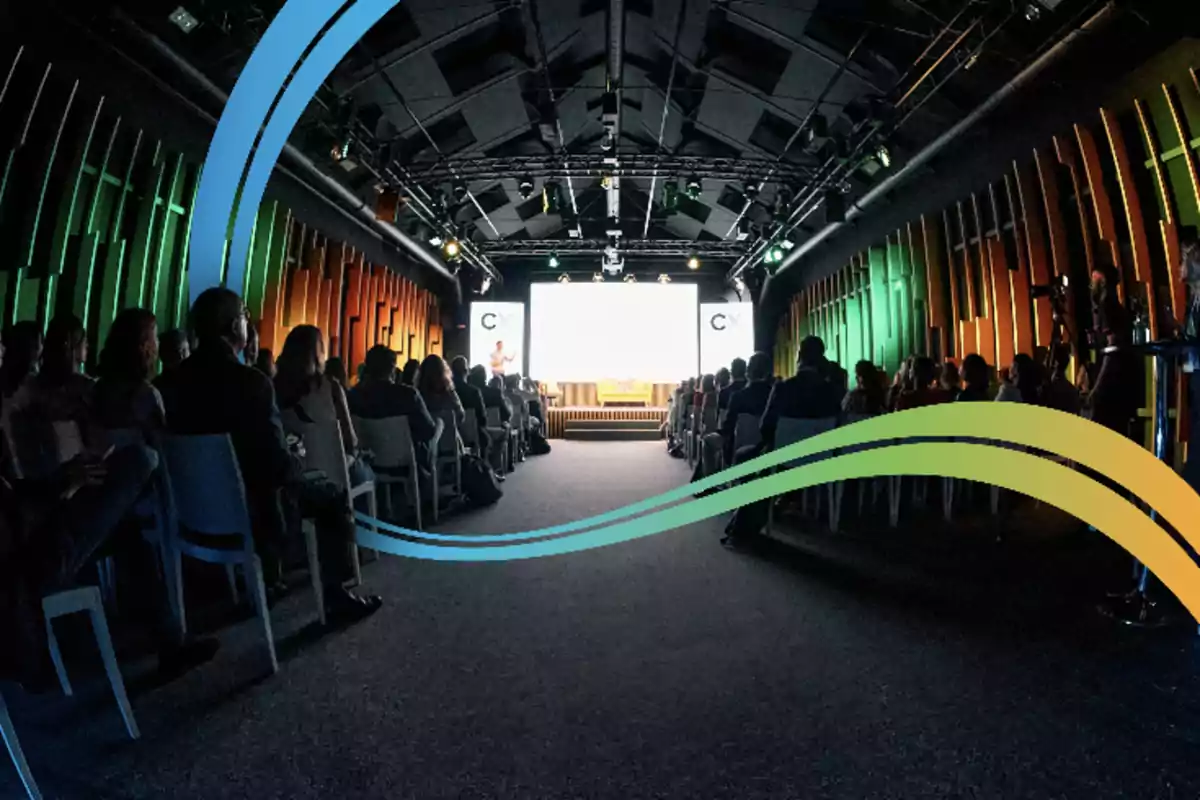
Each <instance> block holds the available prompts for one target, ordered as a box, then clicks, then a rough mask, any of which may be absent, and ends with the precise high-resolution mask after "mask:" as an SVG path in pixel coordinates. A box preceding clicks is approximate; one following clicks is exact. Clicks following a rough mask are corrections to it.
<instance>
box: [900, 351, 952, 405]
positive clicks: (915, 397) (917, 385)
mask: <svg viewBox="0 0 1200 800" xmlns="http://www.w3.org/2000/svg"><path fill="white" fill-rule="evenodd" d="M911 375H912V388H911V389H909V390H908V391H905V392H901V393H900V396H899V397H898V398H897V399H896V411H904V410H905V409H909V408H920V407H921V406H932V405H937V404H938V403H949V402H950V401H952V400H953V399H954V395H952V394H951V393H950V392H948V391H946V390H945V389H943V388H942V387H941V386H940V385H938V375H937V365H936V364H935V363H934V362H933V359H932V358H929V357H928V356H918V357H916V358H915V359H914V360H913V365H912V372H911Z"/></svg>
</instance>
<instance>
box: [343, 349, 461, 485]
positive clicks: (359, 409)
mask: <svg viewBox="0 0 1200 800" xmlns="http://www.w3.org/2000/svg"><path fill="white" fill-rule="evenodd" d="M430 358H436V359H437V360H438V363H439V364H440V365H441V369H442V370H443V372H444V371H445V363H444V362H442V359H441V358H439V357H438V356H430ZM365 364H366V368H365V369H364V370H363V376H362V380H361V381H359V383H358V385H357V386H355V387H354V388H353V389H351V390H350V392H349V395H348V400H349V403H350V413H351V414H352V415H353V416H355V417H359V418H361V419H388V418H389V417H405V418H407V419H408V429H409V430H410V431H411V432H412V440H413V445H414V446H415V447H416V450H417V451H418V452H417V460H418V461H419V462H420V463H422V464H426V463H428V462H429V445H430V443H431V442H432V441H433V438H434V437H435V436H437V434H438V432H439V431H440V430H441V429H442V426H443V424H444V423H443V422H442V421H441V420H440V419H435V418H434V417H433V416H431V415H430V413H429V409H428V408H427V407H426V404H425V400H424V399H422V396H421V394H420V393H418V392H417V390H416V389H415V388H413V387H412V386H407V385H404V384H400V383H396V352H395V351H394V350H391V349H390V348H388V347H385V346H384V345H381V344H377V345H375V346H374V347H372V348H371V349H370V350H368V351H367V358H366V361H365ZM447 383H448V381H447ZM455 400H456V401H457V398H455ZM460 415H462V406H461V404H460V405H459V406H458V408H457V410H456V411H455V416H456V418H457V417H458V416H460Z"/></svg>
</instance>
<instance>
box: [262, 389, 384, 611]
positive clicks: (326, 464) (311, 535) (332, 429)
mask: <svg viewBox="0 0 1200 800" xmlns="http://www.w3.org/2000/svg"><path fill="white" fill-rule="evenodd" d="M280 420H281V422H282V423H283V429H284V430H285V431H287V432H288V433H292V434H295V435H296V436H299V437H300V439H301V440H302V441H303V442H304V466H305V468H306V469H307V470H311V471H314V472H320V473H322V474H323V475H324V476H325V478H326V479H327V480H328V481H329V482H330V483H332V484H333V485H334V486H336V487H337V488H338V490H339V491H344V492H346V498H347V502H348V504H349V511H350V514H351V515H353V514H354V501H355V500H356V499H358V498H359V497H363V496H366V498H367V514H368V515H370V517H371V519H375V518H376V517H377V513H376V511H377V510H376V508H375V483H374V482H373V481H364V482H363V483H360V484H358V485H357V486H351V485H350V472H349V464H348V459H349V457H348V456H347V455H346V448H345V443H344V442H343V441H342V431H341V428H340V427H338V425H337V423H331V424H327V425H318V424H316V423H311V422H302V421H301V420H300V417H299V416H298V415H297V414H296V412H295V411H294V410H292V409H288V410H287V411H284V412H282V413H281V414H280ZM301 527H302V528H303V529H304V539H305V542H307V541H309V540H310V539H311V540H312V541H314V542H315V541H316V537H317V529H316V526H315V524H314V523H313V521H312V520H304V521H303V522H301ZM371 529H372V530H374V528H371ZM350 549H351V556H352V564H353V567H354V584H355V585H356V586H357V585H360V584H361V583H362V563H361V562H360V560H359V555H358V545H357V544H351V546H350ZM315 551H316V548H315V547H314V548H312V550H310V552H309V569H312V567H313V566H314V556H315ZM318 566H319V565H318ZM318 572H319V570H318ZM319 586H320V580H319V578H314V579H313V589H314V591H318V587H319ZM319 591H320V594H321V595H322V596H321V597H320V598H319V599H320V600H321V624H322V625H323V624H325V617H324V614H325V603H324V596H323V595H324V587H323V586H320V588H319Z"/></svg>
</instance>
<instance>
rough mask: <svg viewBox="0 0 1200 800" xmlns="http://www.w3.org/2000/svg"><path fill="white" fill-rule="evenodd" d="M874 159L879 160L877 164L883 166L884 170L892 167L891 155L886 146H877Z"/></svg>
mask: <svg viewBox="0 0 1200 800" xmlns="http://www.w3.org/2000/svg"><path fill="white" fill-rule="evenodd" d="M875 157H876V158H877V159H879V163H880V164H881V165H883V168H884V169H887V168H888V167H890V166H891V165H892V154H891V152H890V151H889V150H888V148H887V145H886V144H881V145H879V148H878V149H877V150H876V151H875Z"/></svg>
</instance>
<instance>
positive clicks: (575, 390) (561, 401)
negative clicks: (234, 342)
mask: <svg viewBox="0 0 1200 800" xmlns="http://www.w3.org/2000/svg"><path fill="white" fill-rule="evenodd" d="M675 388H676V384H673V383H656V384H654V394H653V398H652V399H651V401H650V407H652V408H666V407H667V401H668V400H670V399H671V392H673V391H675ZM558 392H559V394H558V399H557V400H556V401H555V405H558V406H562V407H563V408H571V407H579V408H599V407H600V402H599V400H598V399H597V398H596V384H595V383H560V384H559V385H558Z"/></svg>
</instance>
